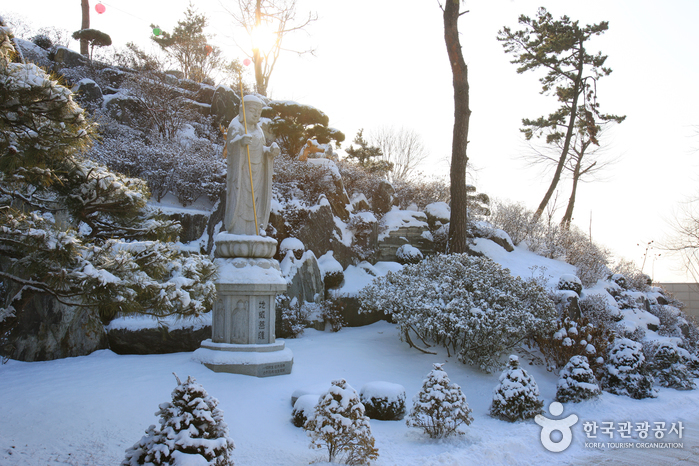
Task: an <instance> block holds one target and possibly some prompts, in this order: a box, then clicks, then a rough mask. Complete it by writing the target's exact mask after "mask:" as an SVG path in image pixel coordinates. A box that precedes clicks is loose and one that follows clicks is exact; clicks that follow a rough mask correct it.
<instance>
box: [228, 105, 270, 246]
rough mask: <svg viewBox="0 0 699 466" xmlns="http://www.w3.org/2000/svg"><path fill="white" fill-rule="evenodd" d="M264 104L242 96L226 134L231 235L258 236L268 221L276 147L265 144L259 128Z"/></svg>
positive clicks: (229, 227) (229, 228)
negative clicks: (237, 112) (238, 110)
mask: <svg viewBox="0 0 699 466" xmlns="http://www.w3.org/2000/svg"><path fill="white" fill-rule="evenodd" d="M263 106H264V103H263V102H262V100H260V99H259V98H257V97H255V96H253V95H246V96H245V97H243V100H242V102H241V106H240V113H239V115H238V116H237V117H235V118H233V120H232V121H231V124H230V125H229V126H228V131H227V133H226V152H227V164H228V179H227V183H226V184H227V186H226V215H225V218H224V223H225V227H226V231H227V232H228V233H231V234H235V235H259V234H260V231H259V229H260V228H265V226H266V225H267V222H268V221H269V214H270V209H271V203H272V173H273V164H274V157H276V156H277V155H279V146H278V145H277V143H272V145H271V146H269V147H267V146H265V142H266V141H265V135H264V133H263V132H262V128H261V127H260V124H259V122H260V115H261V113H262V107H263Z"/></svg>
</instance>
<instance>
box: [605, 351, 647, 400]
mask: <svg viewBox="0 0 699 466" xmlns="http://www.w3.org/2000/svg"><path fill="white" fill-rule="evenodd" d="M602 388H604V390H606V391H608V392H609V393H613V394H615V395H624V396H630V397H631V398H634V399H637V400H640V399H642V398H655V397H656V396H657V392H656V390H655V389H653V376H652V375H651V374H650V373H649V371H648V364H647V363H646V358H645V356H644V355H643V345H641V344H640V343H638V342H635V341H633V340H629V339H628V338H618V339H616V340H615V341H614V344H613V345H612V347H611V349H610V350H609V356H608V357H607V364H605V366H604V375H603V377H602Z"/></svg>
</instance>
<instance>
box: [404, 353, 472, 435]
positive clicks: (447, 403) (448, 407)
mask: <svg viewBox="0 0 699 466" xmlns="http://www.w3.org/2000/svg"><path fill="white" fill-rule="evenodd" d="M433 366H434V369H432V371H430V373H429V374H427V378H426V379H425V380H424V381H423V382H422V389H421V390H420V392H418V394H417V395H415V398H414V399H413V407H412V409H411V410H410V414H408V419H407V420H406V423H407V424H408V426H409V427H419V428H421V429H423V430H424V431H425V433H426V434H427V435H429V436H430V438H443V437H448V436H450V435H455V434H463V432H460V431H459V430H457V428H458V427H459V426H460V425H461V424H466V425H470V424H471V422H472V421H473V416H471V408H469V407H468V403H467V402H466V395H464V393H463V392H462V391H461V387H459V386H458V385H457V384H455V383H452V382H451V380H449V376H448V375H447V373H446V372H445V371H444V369H442V366H443V364H434V365H433Z"/></svg>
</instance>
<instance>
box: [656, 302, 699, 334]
mask: <svg viewBox="0 0 699 466" xmlns="http://www.w3.org/2000/svg"><path fill="white" fill-rule="evenodd" d="M650 313H651V314H653V315H654V316H656V317H657V318H658V319H659V320H660V327H658V333H659V334H660V335H663V336H668V337H683V336H684V335H683V332H682V329H683V328H685V329H688V327H689V325H690V324H689V322H688V321H687V319H686V318H685V317H686V315H685V314H684V312H682V311H681V310H680V309H678V308H677V307H675V306H671V305H668V304H655V305H652V306H650Z"/></svg>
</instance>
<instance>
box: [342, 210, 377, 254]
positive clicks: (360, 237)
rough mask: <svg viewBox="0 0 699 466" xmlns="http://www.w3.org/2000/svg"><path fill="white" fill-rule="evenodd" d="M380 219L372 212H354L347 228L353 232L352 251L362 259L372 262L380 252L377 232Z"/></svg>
mask: <svg viewBox="0 0 699 466" xmlns="http://www.w3.org/2000/svg"><path fill="white" fill-rule="evenodd" d="M377 228H378V220H377V219H376V217H375V216H374V214H373V213H371V212H358V213H356V214H352V216H351V217H350V220H349V222H348V223H347V229H348V230H350V231H351V232H352V235H353V238H352V246H351V249H352V251H353V252H354V253H355V254H356V255H357V257H358V258H359V259H360V260H363V261H364V260H365V261H369V262H371V261H372V259H373V258H375V257H376V255H377V253H378V244H377V242H376V234H377V232H378V230H377Z"/></svg>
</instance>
